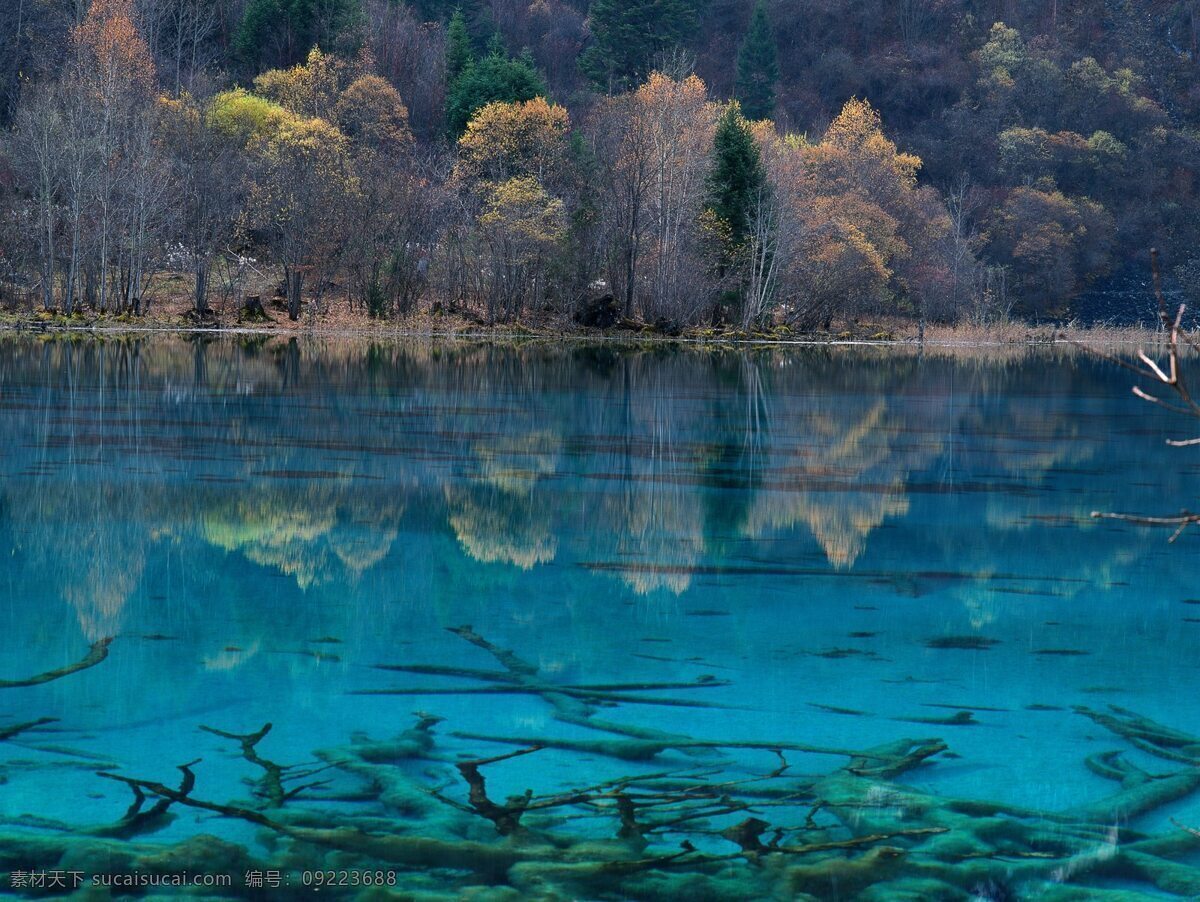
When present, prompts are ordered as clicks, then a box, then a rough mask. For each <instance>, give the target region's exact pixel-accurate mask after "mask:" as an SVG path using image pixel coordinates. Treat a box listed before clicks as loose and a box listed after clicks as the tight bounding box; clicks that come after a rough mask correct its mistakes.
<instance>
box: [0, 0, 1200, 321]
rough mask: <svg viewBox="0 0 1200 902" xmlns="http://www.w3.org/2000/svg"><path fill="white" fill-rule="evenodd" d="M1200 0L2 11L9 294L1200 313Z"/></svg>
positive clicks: (855, 311) (2, 163) (726, 315)
mask: <svg viewBox="0 0 1200 902" xmlns="http://www.w3.org/2000/svg"><path fill="white" fill-rule="evenodd" d="M1198 40H1200V0H1036V2H1034V0H893V2H885V0H849V2H832V0H707V2H705V0H632V2H616V0H592V2H590V3H588V2H586V0H574V2H568V0H533V2H529V0H494V2H491V3H487V2H483V0H463V2H461V3H453V2H450V0H418V2H414V3H403V2H399V0H211V2H210V0H92V2H91V3H88V2H87V0H8V2H6V3H4V4H0V127H2V128H3V143H2V145H0V147H2V149H0V300H2V301H3V302H4V303H6V304H8V305H11V306H18V307H20V306H25V307H26V308H29V307H35V306H36V307H40V308H44V309H46V310H51V311H55V312H57V313H61V314H68V315H70V314H74V313H78V312H79V311H81V310H82V311H101V312H128V313H133V314H140V313H143V312H145V311H146V309H147V307H150V306H153V305H155V304H160V303H162V302H163V301H164V299H166V298H168V297H172V296H174V297H179V296H182V295H184V294H186V295H187V296H188V297H190V298H191V300H192V306H193V308H194V311H193V315H194V316H195V317H198V318H201V319H204V318H207V317H210V316H211V315H212V309H213V307H214V306H219V307H220V308H221V309H223V310H224V309H227V308H226V305H227V304H229V305H232V306H231V307H229V308H228V309H231V310H236V309H238V308H239V307H240V306H241V303H242V298H243V296H244V295H246V294H249V293H253V292H254V291H255V290H260V289H256V288H255V286H258V285H261V284H266V283H267V282H269V284H270V286H271V288H272V290H277V292H278V295H279V302H280V306H281V307H283V308H286V310H287V311H288V313H289V315H290V316H291V317H292V318H299V317H300V316H302V315H303V314H305V313H307V312H310V313H312V314H313V315H317V316H319V315H320V314H321V313H322V311H327V310H330V309H333V308H335V307H339V306H340V307H348V308H350V309H353V310H356V311H362V312H363V313H364V314H367V315H370V316H373V317H399V316H403V315H406V314H409V313H411V312H413V311H417V310H421V311H429V310H433V311H470V312H472V314H473V315H478V316H484V317H487V318H488V319H489V320H492V321H495V320H499V319H515V318H518V317H523V316H533V315H537V316H552V317H559V318H563V319H565V318H567V317H575V318H577V319H582V320H583V321H584V322H585V323H588V324H594V325H606V324H612V323H613V322H615V321H616V320H618V319H639V320H643V321H646V322H652V323H655V322H656V323H658V324H660V326H662V327H664V328H670V329H674V328H678V327H685V326H689V325H698V324H714V325H718V324H729V325H734V326H736V327H738V328H744V329H761V328H766V327H769V326H772V325H780V324H785V325H788V326H790V327H792V328H796V329H816V328H828V327H829V326H830V325H831V324H832V323H833V322H834V321H837V320H841V319H852V318H855V317H862V316H878V315H900V316H911V317H914V318H920V319H922V320H942V321H954V320H964V319H965V320H971V321H975V322H986V321H989V320H994V319H999V318H1003V317H1007V316H1014V315H1021V316H1029V317H1035V318H1045V317H1055V316H1064V315H1070V314H1071V313H1072V309H1073V303H1074V302H1075V300H1076V299H1077V298H1079V297H1080V296H1081V295H1083V294H1084V293H1086V292H1088V291H1089V290H1092V289H1096V288H1101V287H1103V286H1105V285H1106V284H1108V283H1109V282H1110V281H1111V280H1113V279H1114V277H1115V276H1118V275H1119V274H1120V273H1121V272H1122V271H1123V270H1128V269H1131V268H1133V267H1142V266H1143V265H1144V263H1143V261H1145V259H1146V255H1147V251H1148V249H1149V248H1150V247H1152V246H1153V247H1159V248H1160V249H1161V252H1162V257H1163V260H1164V263H1165V268H1166V271H1167V275H1168V278H1169V279H1170V280H1171V284H1172V285H1173V286H1175V287H1177V288H1178V289H1179V290H1180V291H1182V293H1183V295H1184V296H1185V297H1190V298H1192V299H1194V300H1195V301H1198V302H1200V183H1198V180H1197V175H1198V172H1200V56H1198Z"/></svg>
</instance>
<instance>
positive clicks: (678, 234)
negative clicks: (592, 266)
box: [591, 72, 719, 323]
mask: <svg viewBox="0 0 1200 902" xmlns="http://www.w3.org/2000/svg"><path fill="white" fill-rule="evenodd" d="M718 115H719V114H718V109H717V107H716V105H715V104H712V103H710V102H709V100H708V96H707V88H706V87H705V85H704V82H703V81H701V80H700V79H699V78H697V77H696V76H690V77H688V78H685V79H682V80H676V79H673V78H671V77H669V76H667V75H664V74H662V73H659V72H655V73H653V74H652V75H651V76H650V78H649V79H648V80H647V81H646V83H645V84H643V85H641V86H640V87H639V88H638V89H637V90H636V91H634V92H633V93H632V94H630V95H628V96H627V97H614V98H611V99H609V100H607V101H605V103H604V104H603V105H602V106H601V107H600V109H599V111H598V115H597V116H596V117H595V119H594V120H593V123H592V127H591V131H592V134H593V137H592V143H593V147H594V149H595V154H596V157H597V162H598V166H599V168H600V171H601V172H602V173H603V174H604V180H605V184H604V186H603V190H602V193H601V198H602V201H601V203H602V205H601V210H602V211H604V212H605V213H606V216H607V221H606V222H605V223H604V232H605V235H606V237H605V241H604V243H605V244H606V245H607V247H608V248H609V255H610V256H609V271H610V279H611V281H612V284H613V285H614V287H616V288H617V291H618V293H619V294H620V295H622V297H623V300H624V304H625V305H626V307H627V309H629V310H632V308H633V307H634V306H637V307H638V308H639V309H638V312H639V313H641V314H642V315H643V316H645V317H647V318H648V319H665V320H669V321H672V322H675V323H687V322H691V321H693V319H694V318H695V317H696V315H697V314H698V312H699V311H700V310H702V309H706V307H707V295H708V292H707V290H706V286H705V285H704V280H703V273H704V271H705V267H704V264H703V262H702V260H703V248H702V245H703V237H702V235H701V230H700V214H701V212H702V210H703V207H704V197H705V177H706V176H707V174H708V170H709V164H710V154H711V150H712V142H713V133H714V130H715V127H716V120H717V117H718Z"/></svg>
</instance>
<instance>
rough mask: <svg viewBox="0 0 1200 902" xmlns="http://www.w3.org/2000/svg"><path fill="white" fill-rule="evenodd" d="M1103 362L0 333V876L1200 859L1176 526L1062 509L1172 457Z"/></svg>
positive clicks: (1197, 632)
mask: <svg viewBox="0 0 1200 902" xmlns="http://www.w3.org/2000/svg"><path fill="white" fill-rule="evenodd" d="M1132 378H1133V377H1132V374H1130V373H1127V372H1125V371H1122V370H1121V369H1119V368H1118V367H1116V366H1114V365H1112V364H1109V363H1106V362H1104V361H1101V360H1097V359H1095V358H1091V357H1089V356H1087V355H1085V354H1082V353H1078V352H1066V351H1062V350H1058V351H1047V352H1045V353H1035V352H1025V351H1010V352H1002V353H998V354H996V355H992V356H990V357H989V356H980V357H977V358H975V357H971V356H969V355H956V354H951V353H949V352H946V351H938V350H937V349H927V350H926V352H925V353H919V352H918V351H917V350H916V349H908V348H905V349H897V348H890V349H889V348H863V347H859V348H853V347H842V348H823V349H822V348H790V349H788V348H770V349H768V348H762V349H751V350H715V349H706V348H692V349H681V348H674V347H668V346H651V347H648V348H622V347H620V346H616V345H605V344H579V345H572V344H561V345H552V344H548V343H536V344H529V345H527V346H524V347H520V346H515V347H508V346H496V345H488V344H472V343H454V342H432V341H431V342H417V341H413V342H410V343H405V342H395V343H375V344H372V343H369V342H366V341H358V340H345V341H316V340H312V341H299V342H296V341H291V342H286V341H277V340H270V341H269V340H267V339H264V338H261V337H242V338H239V339H232V338H225V339H220V340H213V339H208V338H204V339H196V340H192V341H188V340H184V339H181V338H154V339H149V338H108V339H104V340H96V339H86V338H78V337H58V338H36V337H18V336H13V335H10V336H6V337H3V338H0V407H2V411H3V414H2V416H3V419H2V421H0V423H2V424H3V428H2V430H0V449H2V452H3V456H2V458H0V550H2V551H3V565H2V566H3V569H2V571H0V627H2V629H3V636H4V637H5V642H4V644H3V652H2V654H0V681H2V682H0V778H2V780H3V786H0V820H2V821H3V823H2V825H0V832H2V835H3V841H0V872H4V873H7V874H8V877H7V878H5V886H6V887H13V888H15V889H16V890H17V891H19V892H20V891H27V892H29V893H31V894H41V893H49V892H53V890H51V889H49V888H47V885H46V884H45V883H42V884H41V885H40V886H39V885H36V884H31V883H29V882H28V881H30V880H34V879H39V878H36V877H31V876H30V875H31V874H37V873H41V874H42V877H41V878H40V879H42V880H45V879H48V878H47V876H46V875H47V874H52V873H53V872H55V871H59V872H73V873H71V874H70V875H69V876H70V878H71V879H73V880H82V881H85V882H87V881H93V880H95V879H111V878H109V877H103V876H102V875H112V874H117V875H125V876H126V877H128V879H129V880H135V879H136V880H141V881H143V882H142V883H141V884H140V886H141V887H142V888H139V889H134V890H128V891H129V892H134V893H138V894H141V893H145V892H147V890H146V889H145V888H144V887H145V886H146V885H147V883H148V882H153V880H158V881H160V882H163V883H168V882H169V881H170V880H171V879H174V878H177V877H178V876H179V875H181V874H185V872H186V875H187V876H186V879H187V880H208V881H210V883H211V881H214V880H216V879H217V878H218V877H220V875H225V876H226V878H228V880H229V881H231V882H230V883H229V884H228V885H227V886H225V887H224V888H223V889H221V890H218V891H216V892H217V893H218V894H219V895H223V896H253V897H255V898H263V897H264V895H265V896H266V897H271V896H274V897H277V898H287V897H290V896H293V895H297V894H301V893H303V892H306V891H309V892H311V891H312V890H313V889H315V888H320V890H321V892H324V893H325V894H327V895H333V896H335V897H347V898H348V897H355V896H359V895H361V896H363V897H371V898H376V897H377V896H373V895H371V894H372V893H377V892H379V888H378V887H379V885H380V884H382V888H383V889H384V890H387V889H388V888H392V889H393V890H394V891H398V892H401V893H406V894H408V895H406V896H405V897H406V898H413V897H418V896H419V897H420V898H422V899H435V898H448V899H451V898H462V897H464V896H468V895H469V896H470V898H476V899H496V900H509V899H522V898H586V899H593V898H595V899H625V898H629V899H683V898H687V899H762V898H806V897H811V898H818V899H837V898H868V899H903V898H913V899H931V898H948V899H953V898H970V897H972V896H974V897H977V898H985V899H1009V898H1062V899H1067V898H1070V899H1079V898H1117V896H1116V895H1113V896H1111V897H1110V896H1109V895H1107V894H1105V893H1106V891H1112V892H1113V893H1118V892H1120V891H1126V892H1127V893H1129V894H1130V895H1122V896H1120V898H1143V896H1139V895H1135V894H1137V893H1145V894H1148V895H1150V896H1153V895H1154V894H1159V895H1166V896H1169V895H1173V894H1174V895H1184V896H1192V895H1195V894H1197V893H1200V869H1197V853H1198V852H1200V839H1197V838H1196V837H1194V836H1192V835H1191V834H1189V833H1187V832H1185V830H1184V829H1183V828H1182V827H1180V826H1177V825H1176V823H1174V822H1173V820H1172V819H1174V820H1175V821H1178V822H1179V824H1193V825H1195V824H1200V739H1198V738H1196V737H1200V695H1198V693H1197V690H1196V685H1195V682H1196V672H1197V671H1196V662H1197V654H1198V652H1200V586H1198V585H1197V584H1196V581H1195V579H1194V575H1195V567H1196V563H1197V541H1198V540H1197V537H1196V535H1195V534H1194V533H1185V534H1184V535H1183V536H1181V537H1180V538H1179V539H1178V541H1176V542H1175V543H1174V544H1168V541H1167V539H1168V538H1169V535H1170V533H1169V531H1162V530H1153V529H1147V528H1143V527H1138V526H1134V525H1131V524H1127V523H1122V522H1115V521H1098V520H1093V519H1091V518H1090V516H1089V514H1090V513H1091V512H1092V511H1094V510H1106V511H1136V512H1147V513H1164V512H1165V513H1172V512H1177V511H1178V510H1179V509H1180V508H1181V507H1183V506H1185V505H1187V504H1188V503H1190V501H1189V499H1190V498H1191V497H1192V496H1193V495H1194V493H1195V489H1196V486H1197V476H1198V475H1200V469H1198V467H1197V459H1196V456H1195V452H1194V451H1193V450H1190V449H1172V448H1169V447H1167V446H1166V445H1165V443H1164V438H1167V437H1175V438H1190V437H1191V433H1190V432H1189V431H1188V430H1189V429H1192V428H1193V424H1191V423H1189V422H1188V421H1186V420H1183V419H1181V418H1179V417H1176V416H1173V415H1172V414H1170V413H1168V412H1165V411H1162V410H1159V409H1156V408H1153V407H1151V406H1150V405H1147V404H1145V403H1144V402H1140V401H1138V400H1137V399H1136V398H1134V397H1133V396H1132V395H1131V393H1130V386H1131V384H1132V381H1131V380H1132ZM268 724H269V725H270V726H269V729H266V730H265V732H264V728H265V727H266V725H268ZM527 791H529V794H527ZM205 874H207V875H210V876H209V877H200V876H198V875H205ZM214 875H215V876H214ZM22 881H26V882H22ZM218 885H219V884H218ZM488 888H491V889H488ZM178 889H179V887H173V888H168V889H166V890H162V891H169V892H173V891H176V890H178ZM156 891H159V890H156ZM192 891H195V888H194V887H192ZM472 894H473V895H472Z"/></svg>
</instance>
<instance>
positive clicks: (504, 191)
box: [478, 175, 566, 318]
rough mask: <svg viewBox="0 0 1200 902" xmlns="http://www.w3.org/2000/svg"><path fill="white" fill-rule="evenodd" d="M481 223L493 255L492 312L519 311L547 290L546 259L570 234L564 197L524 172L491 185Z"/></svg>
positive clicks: (491, 281)
mask: <svg viewBox="0 0 1200 902" xmlns="http://www.w3.org/2000/svg"><path fill="white" fill-rule="evenodd" d="M478 226H479V231H480V235H481V236H482V238H483V241H484V244H485V246H486V247H487V249H488V251H489V257H490V279H489V282H490V290H489V294H488V311H489V314H490V315H491V316H492V317H493V318H494V317H495V316H496V314H497V313H500V312H503V313H505V314H507V315H514V314H517V313H519V312H520V310H521V306H522V304H523V303H524V301H525V300H526V299H529V298H532V299H534V300H537V299H539V298H540V297H542V296H543V294H544V292H545V266H546V262H547V260H548V258H549V257H550V255H551V254H552V252H553V251H554V250H555V248H556V247H557V246H558V244H559V243H560V242H561V241H562V240H563V237H564V236H565V234H566V209H565V207H564V205H563V202H562V201H561V200H559V199H558V198H556V197H553V196H551V195H550V193H549V192H548V191H546V189H545V188H544V187H542V184H541V183H540V182H539V181H538V180H537V179H536V178H534V177H532V176H528V175H525V176H518V177H516V178H511V179H508V180H507V181H504V182H500V183H498V184H494V185H492V186H491V188H490V189H489V190H488V193H487V196H486V199H485V202H484V206H483V210H482V212H481V213H480V214H479V217H478Z"/></svg>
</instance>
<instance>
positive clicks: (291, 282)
mask: <svg viewBox="0 0 1200 902" xmlns="http://www.w3.org/2000/svg"><path fill="white" fill-rule="evenodd" d="M284 277H285V278H286V279H287V295H288V318H289V319H291V320H292V321H293V322H295V321H296V320H298V319H300V292H301V291H302V290H303V289H304V273H302V272H301V271H300V270H299V269H298V268H290V269H288V270H287V271H286V272H285V274H284Z"/></svg>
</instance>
